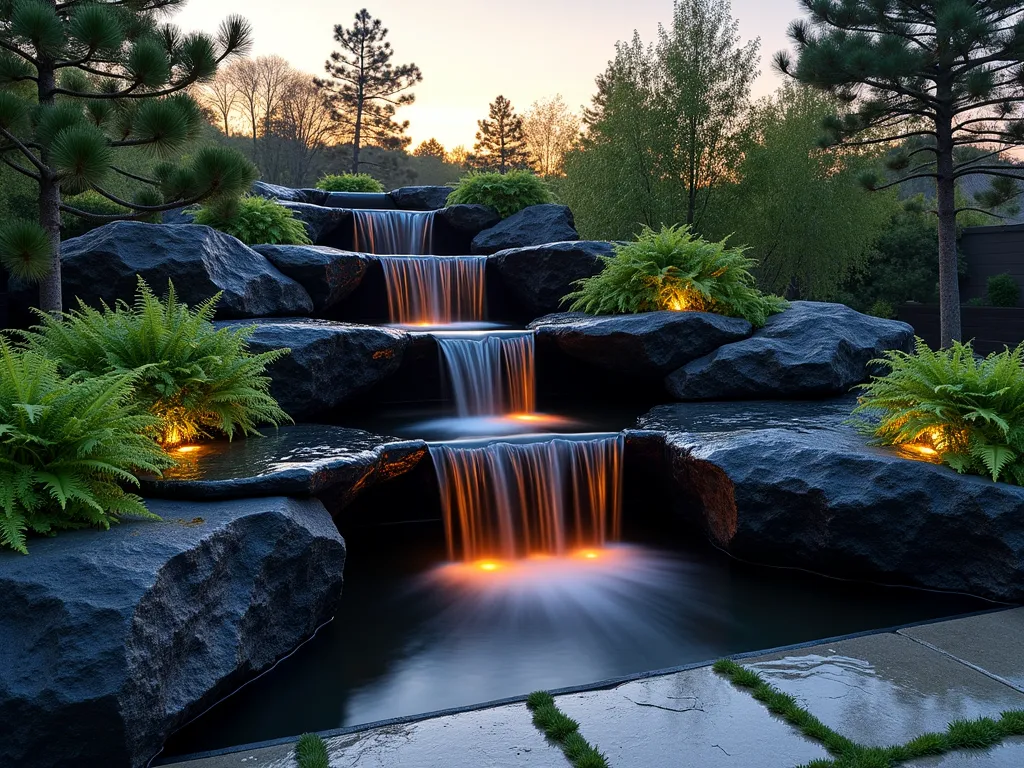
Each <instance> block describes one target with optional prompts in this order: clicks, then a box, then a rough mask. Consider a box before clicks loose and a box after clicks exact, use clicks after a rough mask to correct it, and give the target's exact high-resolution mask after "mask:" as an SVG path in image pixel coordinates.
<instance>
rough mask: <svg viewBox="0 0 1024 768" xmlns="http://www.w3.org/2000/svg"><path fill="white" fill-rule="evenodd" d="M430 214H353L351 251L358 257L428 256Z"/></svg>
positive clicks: (356, 211) (432, 222) (432, 236)
mask: <svg viewBox="0 0 1024 768" xmlns="http://www.w3.org/2000/svg"><path fill="white" fill-rule="evenodd" d="M434 213H435V212H434V211H378V210H354V211H352V216H353V217H354V219H355V248H354V250H356V251H358V252H359V253H378V254H389V255H390V254H403V255H409V256H420V255H425V254H429V253H430V251H431V246H432V244H433V239H434Z"/></svg>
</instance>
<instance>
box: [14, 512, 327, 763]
mask: <svg viewBox="0 0 1024 768" xmlns="http://www.w3.org/2000/svg"><path fill="white" fill-rule="evenodd" d="M148 506H149V508H150V510H152V511H153V512H154V513H156V514H158V515H159V516H160V517H161V518H163V522H123V523H121V524H120V525H116V526H114V527H113V528H111V530H109V531H97V530H83V531H73V532H65V533H62V534H60V535H59V536H57V537H55V538H52V539H40V540H37V541H33V542H32V545H31V549H32V554H31V555H28V556H23V555H18V554H15V553H13V552H11V551H9V550H2V551H0V589H2V590H3V594H4V599H3V601H0V638H2V641H3V642H2V644H0V656H2V657H3V658H4V660H5V663H4V664H2V665H0V718H2V719H3V723H4V734H5V735H4V738H3V739H0V763H2V764H3V765H9V766H32V768H66V767H67V766H103V767H104V768H141V766H145V765H146V764H147V762H148V761H149V760H150V758H152V757H153V755H155V754H156V753H157V752H158V751H159V750H160V748H161V746H162V744H163V742H164V740H165V739H166V738H167V737H168V736H169V735H170V734H171V733H172V732H173V731H174V730H176V729H177V728H179V727H181V726H182V725H184V724H185V723H186V722H188V721H189V720H190V719H192V718H194V717H196V716H198V715H199V714H201V713H202V712H204V711H205V710H206V709H207V708H208V707H210V706H211V705H212V704H214V703H215V702H216V701H218V700H219V699H221V698H222V697H224V696H225V695H227V694H228V693H230V692H232V691H233V690H235V689H237V688H238V687H239V686H240V685H242V684H243V683H244V682H246V681H247V680H249V679H251V678H253V677H254V676H255V675H257V674H258V673H259V672H261V671H263V670H265V669H267V668H268V667H270V666H271V665H273V664H274V663H275V662H276V661H277V660H278V659H280V658H281V657H283V656H285V655H287V654H288V653H290V652H291V651H293V650H294V649H295V648H296V647H297V646H298V645H299V644H300V643H301V642H303V641H304V640H305V639H306V638H308V637H309V636H310V635H311V634H312V633H313V632H314V631H315V629H316V628H317V627H318V626H320V625H321V624H322V623H323V622H325V621H326V620H328V619H329V618H330V617H331V616H333V615H334V611H335V609H336V607H337V604H338V600H339V598H340V596H341V588H342V571H343V569H344V565H345V543H344V541H343V540H342V538H341V536H340V535H339V534H338V530H337V528H336V527H335V525H334V522H333V521H332V519H331V517H330V515H329V514H328V513H327V511H326V510H325V509H324V507H323V505H322V504H320V503H319V502H318V501H316V500H312V499H311V500H306V501H296V500H292V499H282V498H271V499H247V500H245V501H230V502H214V503H206V504H198V503H189V502H170V501H152V502H150V503H149V504H148Z"/></svg>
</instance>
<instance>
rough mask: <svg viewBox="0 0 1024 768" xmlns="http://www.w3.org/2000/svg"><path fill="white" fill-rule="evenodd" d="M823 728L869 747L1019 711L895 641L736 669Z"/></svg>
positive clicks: (877, 639)
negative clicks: (751, 673) (786, 697)
mask: <svg viewBox="0 0 1024 768" xmlns="http://www.w3.org/2000/svg"><path fill="white" fill-rule="evenodd" d="M743 664H744V666H747V667H749V668H751V669H754V670H756V671H758V672H760V673H761V674H762V675H763V676H764V677H765V679H766V680H767V681H768V682H770V683H772V684H773V685H775V686H776V687H777V688H779V689H780V690H782V691H785V692H786V693H789V694H792V695H793V696H795V697H796V698H797V700H798V701H799V702H800V704H801V705H803V706H804V707H806V708H807V709H809V710H810V711H811V712H812V713H814V714H815V715H816V716H817V717H818V718H820V719H821V720H822V722H824V723H825V724H826V725H828V726H830V727H831V728H833V729H835V730H836V731H838V732H839V733H841V734H843V735H844V736H846V737H847V738H850V739H853V740H854V741H856V742H858V743H861V744H866V745H869V746H886V745H889V744H902V743H905V742H907V741H909V740H911V739H913V738H914V737H916V736H920V735H921V734H923V733H928V732H936V731H944V730H945V729H946V726H947V724H948V723H949V722H950V721H951V720H957V719H967V718H977V717H982V716H996V717H998V715H999V714H1000V713H1001V712H1003V711H1004V710H1007V709H1020V708H1024V694H1021V693H1019V692H1018V691H1016V690H1014V689H1013V688H1011V687H1009V686H1007V685H1004V684H1003V683H1000V682H997V681H996V680H993V679H992V678H991V677H987V676H986V675H984V674H982V673H981V672H977V671H975V670H973V669H971V668H969V667H967V666H965V665H963V664H961V663H959V662H957V661H955V660H954V659H951V658H949V657H948V656H945V655H943V654H941V653H939V652H937V651H934V650H931V649H929V648H927V647H926V646H924V645H921V644H920V643H917V642H915V641H914V640H911V639H910V638H908V637H904V636H902V635H899V634H895V633H887V634H881V635H870V636H867V637H859V638H854V639H850V640H842V641H840V642H835V643H828V644H825V645H817V646H812V647H810V648H804V649H801V650H799V651H789V652H783V653H778V654H772V655H768V656H764V657H757V658H754V659H750V660H745V661H744V662H743Z"/></svg>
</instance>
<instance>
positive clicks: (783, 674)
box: [165, 608, 1024, 768]
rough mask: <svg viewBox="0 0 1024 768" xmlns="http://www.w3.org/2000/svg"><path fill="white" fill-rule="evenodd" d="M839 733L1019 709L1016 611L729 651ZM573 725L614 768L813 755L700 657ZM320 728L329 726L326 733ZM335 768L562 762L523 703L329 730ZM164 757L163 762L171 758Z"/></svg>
mask: <svg viewBox="0 0 1024 768" xmlns="http://www.w3.org/2000/svg"><path fill="white" fill-rule="evenodd" d="M740 661H741V663H743V664H744V665H745V666H748V667H750V668H751V669H755V670H756V671H758V672H759V673H761V674H762V675H763V676H764V677H765V678H766V679H767V680H768V682H770V683H771V684H773V685H774V686H776V687H777V688H779V689H781V690H783V691H785V692H788V693H790V694H792V695H793V696H795V697H796V699H797V700H798V701H799V703H800V704H801V705H803V706H804V707H806V708H807V709H809V710H810V711H811V712H812V713H813V714H815V715H817V716H818V717H819V718H820V719H821V720H822V721H824V722H825V723H826V724H827V725H829V726H831V727H833V728H835V729H836V730H837V731H839V732H840V733H841V734H843V735H844V736H847V737H849V738H851V739H853V740H854V741H857V742H859V743H861V744H865V745H885V744H891V743H897V742H905V741H908V740H909V739H912V738H914V737H915V736H919V735H921V734H923V733H927V732H934V731H941V730H944V729H945V727H946V724H947V723H949V722H950V721H951V720H955V719H958V718H974V717H981V716H995V717H998V716H999V714H1000V713H1001V712H1002V711H1004V710H1007V709H1020V708H1024V608H1017V609H1012V610H1004V611H997V612H992V613H985V614H980V615H976V616H971V617H967V618H960V619H953V620H949V621H942V622H937V623H933V624H927V625H921V626H914V627H909V628H905V629H900V630H897V631H895V632H881V633H876V634H869V635H861V636H855V637H852V638H847V639H841V640H836V641H831V642H825V643H820V644H817V645H810V646H804V647H798V648H795V649H790V650H785V651H781V652H772V653H768V654H760V655H751V656H748V657H744V658H742V659H741V660H740ZM557 703H558V706H559V707H560V708H561V709H562V710H563V711H564V712H566V713H567V714H568V715H569V716H570V717H573V718H575V719H576V720H578V721H579V723H580V731H581V733H582V734H583V735H584V737H586V738H587V739H588V740H589V741H590V742H591V743H592V744H594V745H595V746H596V747H597V748H598V749H599V750H600V751H602V752H603V753H605V754H606V755H607V757H608V762H609V764H610V765H611V766H620V767H621V768H637V767H639V766H643V768H661V767H662V766H664V767H665V768H669V767H670V766H671V767H675V766H701V767H702V768H717V767H718V766H722V767H734V768H751V767H752V766H757V768H775V767H776V766H777V767H778V768H792V767H793V766H797V765H800V764H803V763H807V762H808V761H810V760H814V759H818V758H827V757H828V755H827V753H826V752H825V750H824V749H823V748H822V747H821V746H820V745H819V744H817V743H815V742H813V741H811V740H809V739H806V738H805V737H803V736H802V735H800V734H799V733H798V732H797V731H796V730H794V729H793V728H791V727H790V726H788V725H787V724H786V723H784V722H783V721H782V720H780V719H778V718H776V717H774V716H772V715H771V714H769V713H768V711H767V710H766V709H765V708H764V707H763V706H762V705H761V704H759V703H758V702H756V701H754V699H753V698H751V696H750V695H749V694H748V693H746V692H744V691H741V690H738V689H736V688H734V687H733V686H732V685H730V684H729V683H728V682H727V681H726V680H725V679H723V678H721V677H719V676H718V675H716V674H715V673H714V672H712V671H711V668H710V667H709V666H702V667H698V668H694V669H689V670H686V671H682V672H676V673H672V674H665V675H659V676H654V677H649V678H644V679H639V680H633V681H630V682H626V683H623V684H620V685H617V686H615V687H612V688H608V689H604V690H593V691H585V692H580V693H569V694H564V695H560V696H558V697H557ZM325 735H327V736H330V734H325ZM328 746H329V748H330V754H331V765H332V766H334V768H349V767H351V768H385V766H388V767H391V766H410V767H412V766H417V767H421V766H422V767H426V766H445V768H482V767H484V766H486V767H487V768H521V767H526V766H530V767H533V766H536V767H538V768H549V767H556V766H557V767H558V768H561V767H562V766H567V765H568V762H567V761H566V759H565V757H564V756H563V755H562V753H561V751H560V750H559V749H558V748H557V747H556V746H554V745H552V744H550V743H549V742H547V741H545V739H544V737H543V736H542V735H541V734H540V732H539V731H537V730H536V729H535V728H534V727H533V725H532V724H531V721H530V713H529V712H528V711H527V709H526V707H525V706H524V705H523V704H510V705H505V706H499V707H492V708H488V709H481V710H476V711H471V712H464V713H459V714H454V715H446V716H442V717H434V718H429V719H423V720H419V721H414V722H405V723H393V724H389V725H384V726H380V727H376V728H370V729H368V730H364V731H360V732H354V733H343V734H338V735H333V736H330V737H329V738H328ZM292 752H293V744H291V743H284V744H277V745H274V746H267V747H263V748H258V747H254V748H249V749H236V750H233V751H227V752H223V753H220V754H217V755H209V756H206V757H200V758H198V759H195V760H192V761H188V762H184V763H174V765H179V766H181V767H182V768H186V767H187V768H229V767H233V766H260V767H261V768H293V766H295V762H294V759H293V758H292ZM170 764H172V763H165V765H170ZM907 765H909V766H912V768H1019V767H1020V766H1022V765H1024V739H1011V740H1008V741H1006V742H1004V743H1003V744H1001V745H999V746H997V747H995V748H993V749H991V750H985V751H963V752H954V753H950V754H947V755H944V756H942V757H933V758H927V759H923V760H917V761H914V762H912V763H907Z"/></svg>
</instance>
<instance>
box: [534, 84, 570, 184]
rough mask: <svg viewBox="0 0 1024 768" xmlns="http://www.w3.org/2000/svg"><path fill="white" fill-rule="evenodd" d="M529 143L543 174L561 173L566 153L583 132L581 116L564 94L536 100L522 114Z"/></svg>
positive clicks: (539, 170)
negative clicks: (563, 96)
mask: <svg viewBox="0 0 1024 768" xmlns="http://www.w3.org/2000/svg"><path fill="white" fill-rule="evenodd" d="M523 134H524V135H525V136H526V147H527V149H528V150H529V152H530V154H531V155H532V156H533V160H534V163H535V164H536V168H537V172H538V173H540V174H541V175H542V176H560V175H561V174H562V172H563V168H564V165H565V153H566V152H568V151H569V149H570V148H571V147H572V145H573V143H574V142H575V141H576V140H577V139H578V138H579V135H580V117H579V115H577V114H576V113H574V112H573V111H572V110H571V109H569V107H568V105H566V103H565V100H564V99H563V98H562V94H558V95H556V96H553V97H551V98H548V99H541V100H539V101H535V102H533V106H532V107H530V109H529V111H528V112H527V113H526V114H525V115H524V116H523Z"/></svg>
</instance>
